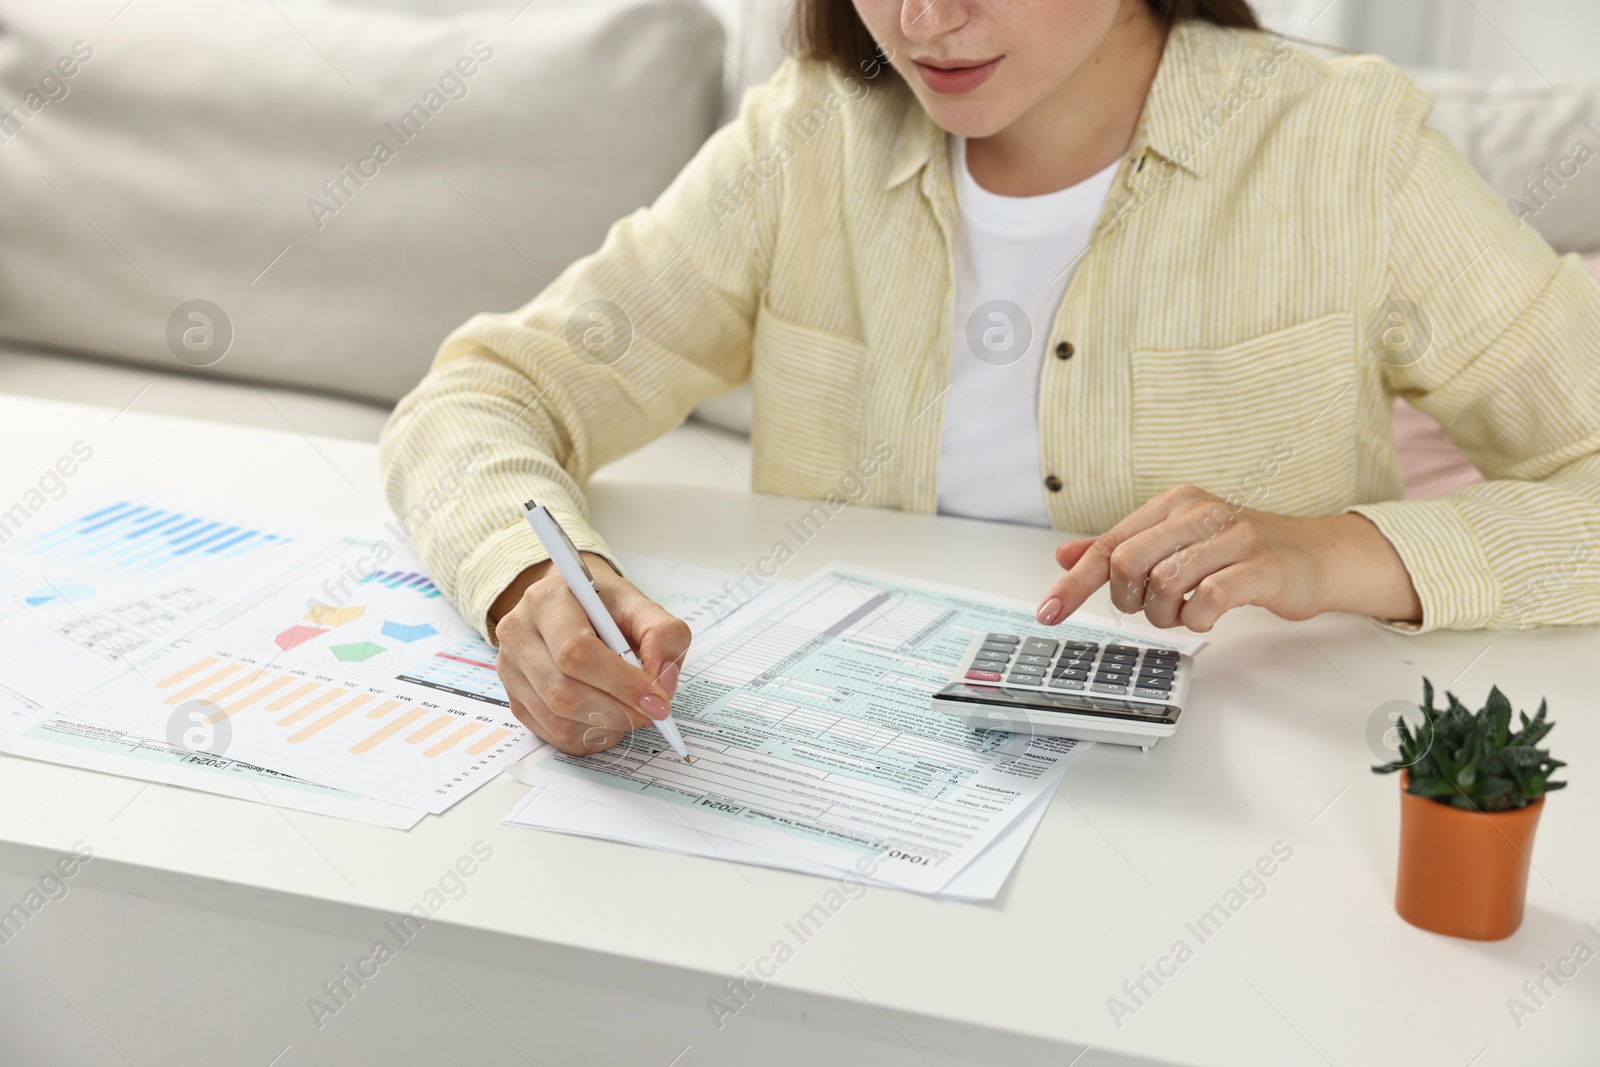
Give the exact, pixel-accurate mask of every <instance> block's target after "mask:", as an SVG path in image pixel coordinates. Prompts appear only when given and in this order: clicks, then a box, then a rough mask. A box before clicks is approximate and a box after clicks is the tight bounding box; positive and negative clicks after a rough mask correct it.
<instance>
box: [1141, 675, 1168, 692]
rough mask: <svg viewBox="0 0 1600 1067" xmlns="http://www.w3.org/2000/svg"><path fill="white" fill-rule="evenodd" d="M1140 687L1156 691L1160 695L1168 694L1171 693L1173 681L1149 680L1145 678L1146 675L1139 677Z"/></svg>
mask: <svg viewBox="0 0 1600 1067" xmlns="http://www.w3.org/2000/svg"><path fill="white" fill-rule="evenodd" d="M1138 685H1139V687H1140V688H1142V689H1154V690H1155V691H1156V692H1158V693H1167V692H1170V691H1171V689H1172V679H1171V678H1147V677H1145V676H1144V675H1142V674H1141V675H1140V676H1139V681H1138Z"/></svg>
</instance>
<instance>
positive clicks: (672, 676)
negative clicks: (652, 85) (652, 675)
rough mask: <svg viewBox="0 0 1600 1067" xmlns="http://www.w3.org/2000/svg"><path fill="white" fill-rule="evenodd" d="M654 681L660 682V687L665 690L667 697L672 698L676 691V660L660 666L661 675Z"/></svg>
mask: <svg viewBox="0 0 1600 1067" xmlns="http://www.w3.org/2000/svg"><path fill="white" fill-rule="evenodd" d="M656 681H658V682H660V683H661V688H663V689H665V690H666V691H667V699H669V700H670V699H672V697H673V696H674V695H676V693H677V692H678V661H677V660H673V661H671V662H670V663H668V664H667V665H666V666H665V667H663V668H661V677H660V678H657V679H656Z"/></svg>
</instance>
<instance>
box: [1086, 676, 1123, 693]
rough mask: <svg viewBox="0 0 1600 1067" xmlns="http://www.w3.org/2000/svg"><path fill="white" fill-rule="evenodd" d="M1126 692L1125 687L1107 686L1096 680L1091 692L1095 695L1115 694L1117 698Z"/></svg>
mask: <svg viewBox="0 0 1600 1067" xmlns="http://www.w3.org/2000/svg"><path fill="white" fill-rule="evenodd" d="M1127 691H1128V687H1127V686H1125V685H1107V684H1106V683H1105V682H1102V681H1099V680H1098V679H1097V680H1096V681H1095V683H1094V688H1093V690H1092V692H1095V693H1116V694H1117V695H1118V696H1121V695H1122V694H1123V693H1126V692H1127Z"/></svg>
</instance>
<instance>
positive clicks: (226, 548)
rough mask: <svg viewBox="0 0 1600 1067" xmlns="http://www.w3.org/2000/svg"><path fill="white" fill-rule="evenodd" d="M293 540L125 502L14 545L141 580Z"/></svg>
mask: <svg viewBox="0 0 1600 1067" xmlns="http://www.w3.org/2000/svg"><path fill="white" fill-rule="evenodd" d="M290 540H293V538H292V537H291V536H290V535H288V534H283V533H275V532H271V531H268V530H263V529H258V528H256V526H255V525H253V524H250V523H237V522H228V521H226V520H220V519H210V518H207V517H205V516H203V515H196V514H191V513H189V512H187V511H186V510H175V509H171V508H163V507H159V506H156V505H152V504H141V503H137V502H135V501H129V500H123V501H118V502H117V503H114V504H111V505H109V506H107V507H102V508H98V509H96V510H95V511H93V512H91V513H89V514H87V515H83V516H80V517H79V518H76V519H73V520H72V521H71V522H68V523H64V524H62V525H60V526H57V527H55V528H54V529H51V530H47V531H45V532H43V533H40V534H38V535H36V536H34V537H32V538H30V539H29V540H27V541H25V542H23V543H22V544H20V545H17V546H14V547H15V548H16V550H18V551H21V552H23V553H25V554H27V555H30V556H34V557H37V558H40V559H48V560H52V561H55V562H57V563H71V564H76V565H78V566H83V567H87V568H89V569H91V570H94V571H96V572H98V573H100V574H107V575H114V576H117V577H121V578H127V579H134V580H137V579H145V578H159V577H162V576H163V575H166V574H170V573H172V572H173V571H177V570H181V569H182V568H184V567H186V566H190V565H192V564H195V563H199V562H204V561H210V560H219V559H235V558H237V557H239V556H244V555H247V554H249V553H251V552H254V551H256V550H258V549H261V548H266V547H268V546H271V545H278V544H283V543H285V542H287V541H290Z"/></svg>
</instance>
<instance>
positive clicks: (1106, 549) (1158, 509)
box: [1037, 490, 1174, 626]
mask: <svg viewBox="0 0 1600 1067" xmlns="http://www.w3.org/2000/svg"><path fill="white" fill-rule="evenodd" d="M1172 497H1173V492H1172V491H1171V490H1169V491H1167V492H1165V493H1158V494H1157V495H1155V496H1153V497H1151V498H1150V499H1149V500H1146V501H1145V502H1144V503H1143V504H1141V505H1139V507H1137V508H1135V509H1134V510H1133V511H1132V512H1131V513H1130V514H1129V515H1128V516H1127V517H1126V518H1124V519H1123V520H1122V521H1121V522H1119V523H1117V524H1116V525H1115V526H1113V527H1111V529H1109V530H1107V531H1106V532H1105V533H1103V534H1101V535H1100V536H1099V537H1096V538H1094V539H1093V540H1092V541H1091V542H1090V543H1089V546H1088V547H1087V548H1085V549H1083V550H1082V551H1081V552H1080V553H1078V556H1077V561H1076V562H1075V563H1073V564H1071V566H1070V567H1069V568H1068V570H1067V573H1065V574H1063V575H1062V576H1061V577H1060V578H1057V579H1056V580H1055V584H1053V585H1051V586H1050V591H1049V592H1047V593H1045V595H1044V599H1043V600H1042V601H1041V602H1040V603H1039V610H1038V613H1037V618H1038V620H1039V621H1040V622H1042V623H1044V624H1045V625H1046V626H1054V625H1055V624H1056V623H1058V622H1060V621H1061V620H1062V619H1065V618H1066V617H1067V616H1069V615H1071V614H1072V613H1073V612H1074V611H1077V610H1078V609H1079V608H1081V607H1083V605H1084V602H1085V601H1087V600H1088V599H1089V597H1091V596H1093V595H1094V591H1095V590H1096V589H1099V588H1100V587H1101V586H1102V585H1105V584H1106V582H1108V581H1110V580H1111V554H1112V553H1113V552H1115V551H1116V550H1117V547H1118V546H1119V545H1121V544H1122V543H1123V542H1124V541H1126V540H1128V539H1129V538H1130V537H1133V536H1134V535H1135V534H1139V533H1143V532H1144V531H1145V530H1148V529H1150V528H1151V527H1152V526H1155V525H1156V524H1157V523H1160V522H1162V521H1163V520H1165V519H1166V518H1167V516H1168V515H1170V514H1171V513H1172V509H1173V506H1174V500H1173V499H1172ZM1078 544H1081V542H1076V541H1075V542H1072V543H1071V544H1070V545H1063V546H1062V548H1061V549H1058V550H1057V557H1058V559H1059V558H1060V556H1062V555H1064V554H1070V553H1067V552H1065V551H1064V550H1066V549H1069V548H1075V547H1076V546H1077V545H1078Z"/></svg>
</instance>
